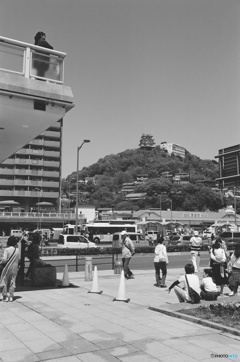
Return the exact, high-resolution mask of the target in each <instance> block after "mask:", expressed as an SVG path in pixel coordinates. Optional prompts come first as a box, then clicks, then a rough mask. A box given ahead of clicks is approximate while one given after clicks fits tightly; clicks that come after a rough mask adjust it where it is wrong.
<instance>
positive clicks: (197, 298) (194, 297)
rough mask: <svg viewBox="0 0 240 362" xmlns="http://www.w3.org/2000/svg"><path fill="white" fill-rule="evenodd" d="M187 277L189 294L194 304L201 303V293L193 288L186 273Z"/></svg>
mask: <svg viewBox="0 0 240 362" xmlns="http://www.w3.org/2000/svg"><path fill="white" fill-rule="evenodd" d="M185 278H186V282H187V287H188V293H189V296H190V298H191V300H192V302H191V303H192V304H198V303H200V301H201V297H200V295H199V294H198V293H197V292H196V290H194V289H193V288H191V287H190V286H189V284H188V280H187V276H186V275H185Z"/></svg>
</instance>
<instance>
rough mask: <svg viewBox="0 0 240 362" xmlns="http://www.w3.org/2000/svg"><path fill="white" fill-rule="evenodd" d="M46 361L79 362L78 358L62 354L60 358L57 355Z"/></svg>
mask: <svg viewBox="0 0 240 362" xmlns="http://www.w3.org/2000/svg"><path fill="white" fill-rule="evenodd" d="M47 362H79V358H77V357H75V356H64V357H62V358H60V357H57V358H53V359H48V360H47Z"/></svg>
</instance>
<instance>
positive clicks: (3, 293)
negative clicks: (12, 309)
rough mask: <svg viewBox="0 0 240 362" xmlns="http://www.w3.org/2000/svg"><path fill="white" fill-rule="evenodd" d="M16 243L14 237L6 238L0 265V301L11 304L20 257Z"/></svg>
mask: <svg viewBox="0 0 240 362" xmlns="http://www.w3.org/2000/svg"><path fill="white" fill-rule="evenodd" d="M17 243H18V240H17V238H15V236H10V237H9V238H8V241H7V247H6V248H5V249H4V253H3V259H2V261H1V263H0V266H1V276H0V300H3V301H4V302H8V301H9V302H13V298H14V291H15V288H16V277H17V273H18V263H19V256H20V253H19V249H18V247H17Z"/></svg>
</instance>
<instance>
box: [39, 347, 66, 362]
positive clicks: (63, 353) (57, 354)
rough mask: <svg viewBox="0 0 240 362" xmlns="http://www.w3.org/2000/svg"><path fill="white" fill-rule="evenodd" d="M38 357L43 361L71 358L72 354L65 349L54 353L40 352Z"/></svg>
mask: <svg viewBox="0 0 240 362" xmlns="http://www.w3.org/2000/svg"><path fill="white" fill-rule="evenodd" d="M36 355H37V357H38V358H39V360H40V361H43V360H49V359H52V358H61V359H62V358H63V357H69V356H70V355H71V352H70V351H68V350H67V349H65V348H60V349H56V350H52V351H46V352H39V353H36Z"/></svg>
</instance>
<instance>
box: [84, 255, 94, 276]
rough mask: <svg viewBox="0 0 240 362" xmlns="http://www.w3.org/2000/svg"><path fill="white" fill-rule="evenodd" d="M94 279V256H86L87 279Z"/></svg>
mask: <svg viewBox="0 0 240 362" xmlns="http://www.w3.org/2000/svg"><path fill="white" fill-rule="evenodd" d="M91 280H92V257H91V256H86V258H85V281H86V282H89V281H91Z"/></svg>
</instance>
